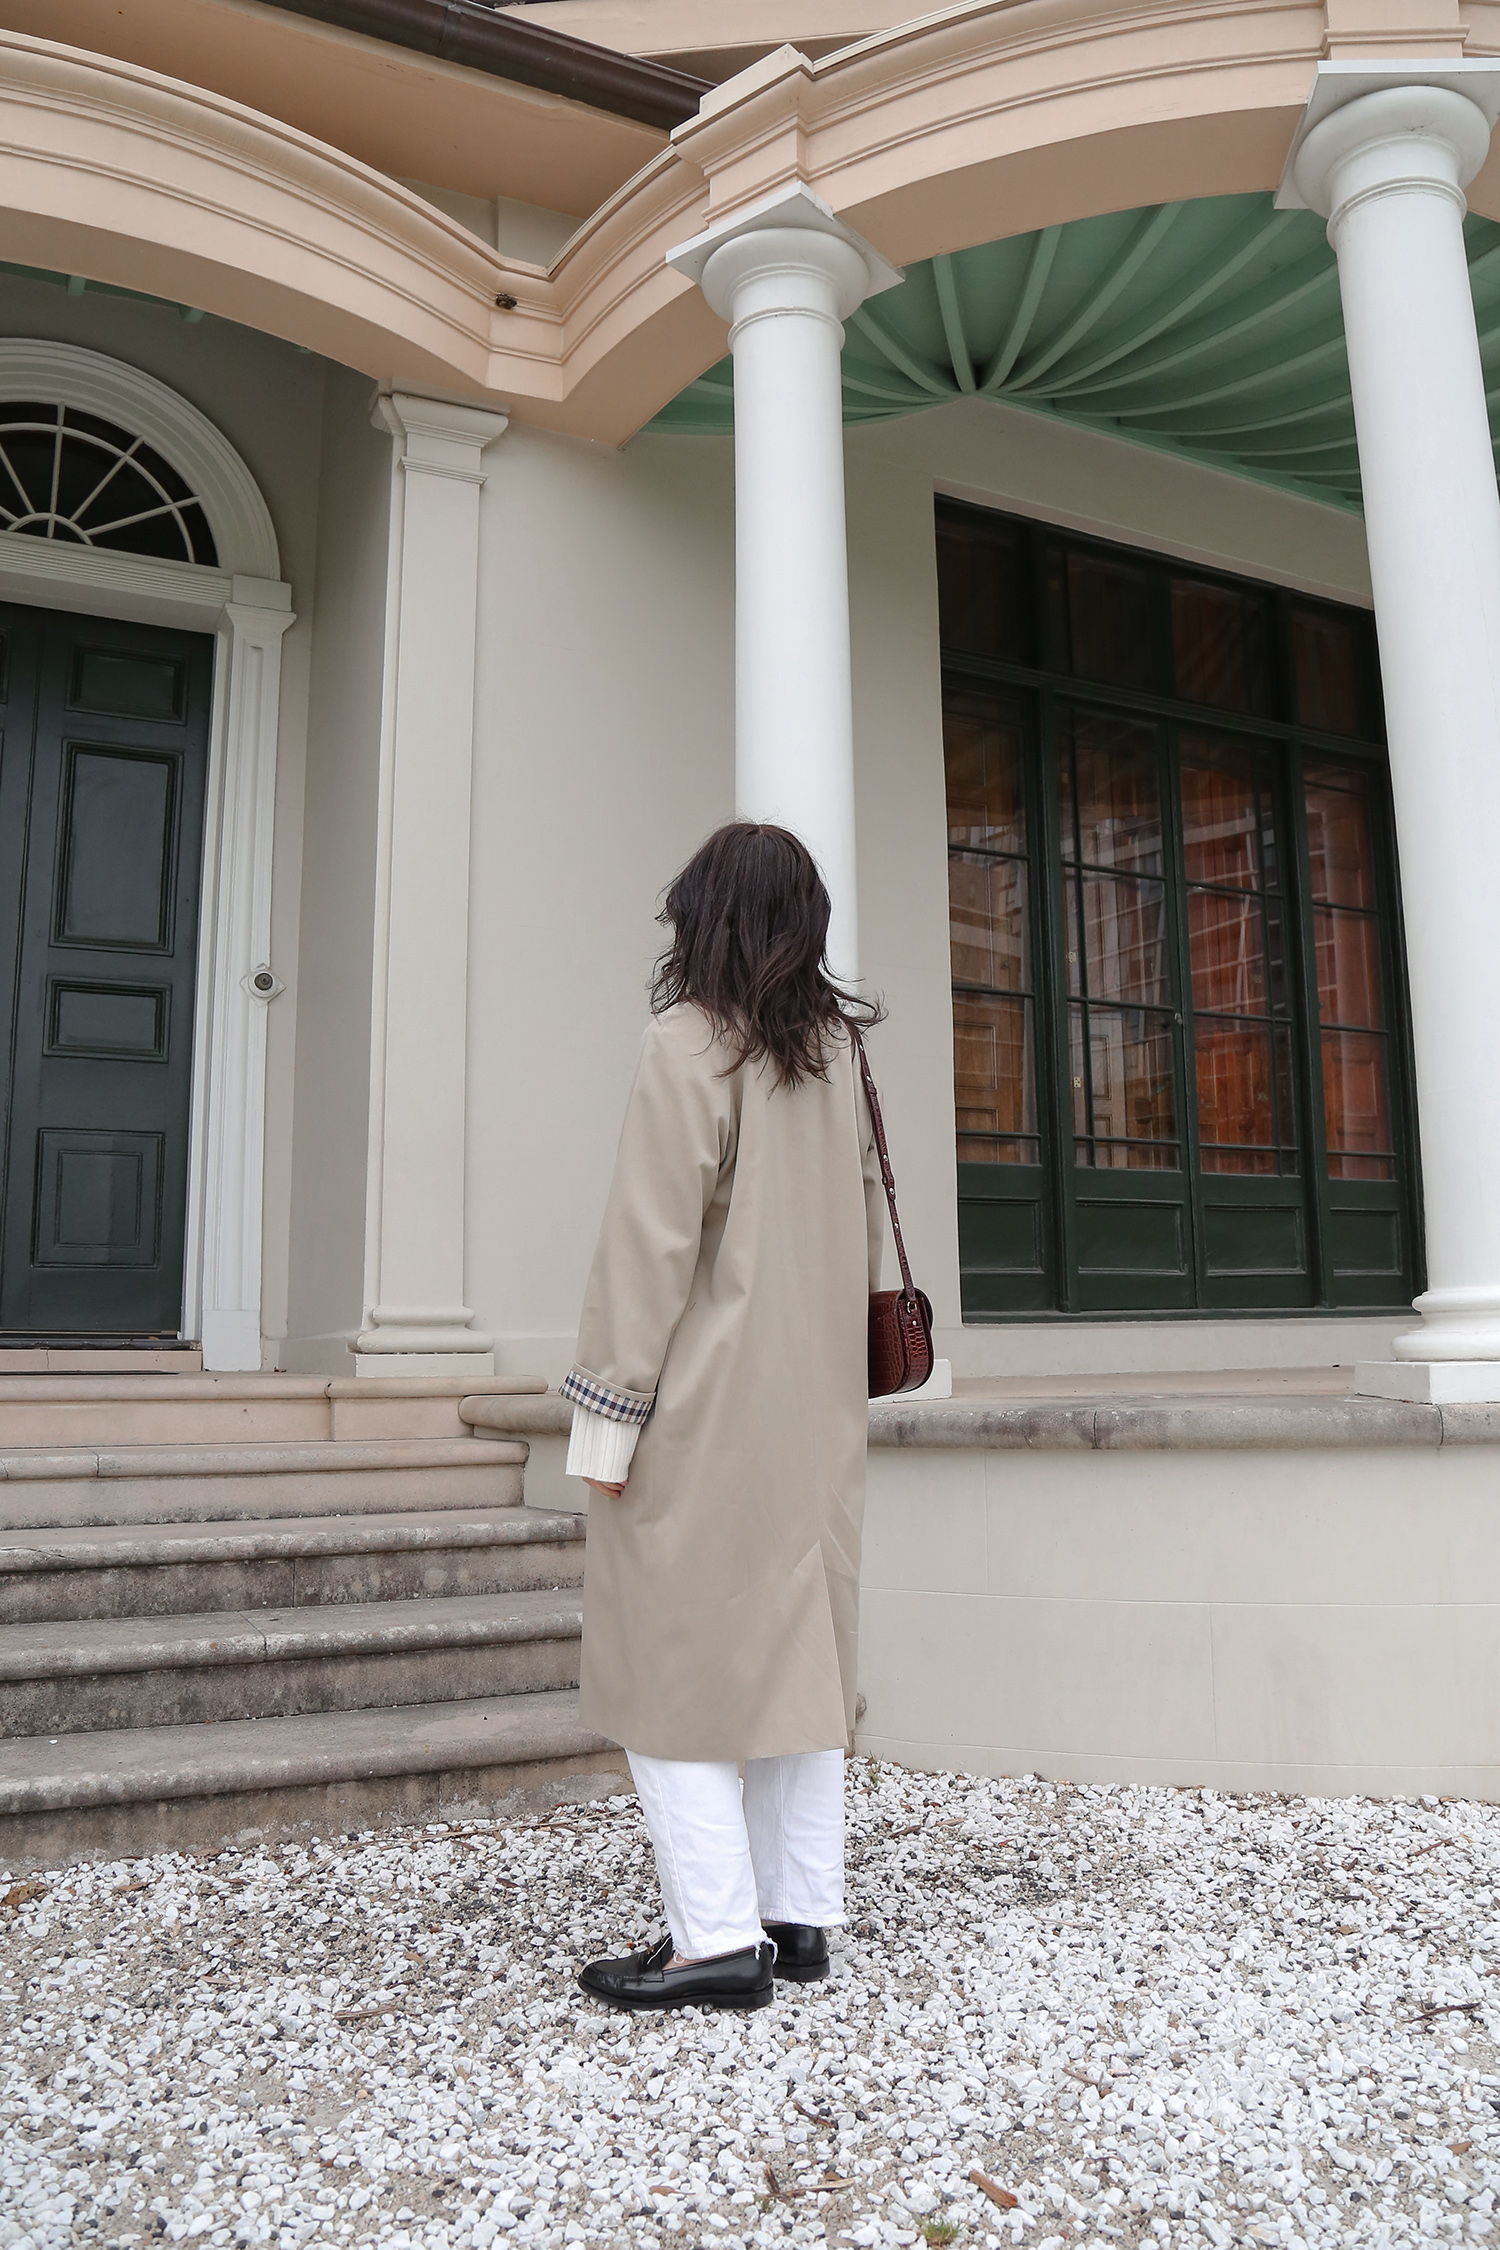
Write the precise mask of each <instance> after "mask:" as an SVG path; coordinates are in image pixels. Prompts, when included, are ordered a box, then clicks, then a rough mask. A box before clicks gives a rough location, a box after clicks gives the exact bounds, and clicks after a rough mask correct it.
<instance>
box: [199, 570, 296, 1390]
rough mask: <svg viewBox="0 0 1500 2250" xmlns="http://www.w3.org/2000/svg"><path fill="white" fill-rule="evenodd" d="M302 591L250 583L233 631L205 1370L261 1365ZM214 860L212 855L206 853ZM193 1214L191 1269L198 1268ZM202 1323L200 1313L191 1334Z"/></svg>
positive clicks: (215, 901) (207, 1063)
mask: <svg viewBox="0 0 1500 2250" xmlns="http://www.w3.org/2000/svg"><path fill="white" fill-rule="evenodd" d="M290 601H291V590H290V588H289V587H287V586H285V585H282V584H279V583H277V582H273V581H271V580H267V579H261V578H238V577H237V578H236V579H235V580H234V581H233V584H232V587H231V598H230V600H229V601H228V602H227V603H226V604H225V606H224V613H223V617H222V618H221V620H220V627H219V647H220V659H219V664H220V678H221V681H222V683H223V685H222V717H221V720H220V724H221V726H222V729H223V747H222V752H221V755H220V758H219V761H218V764H219V774H220V777H221V778H220V781H219V786H218V789H217V791H216V793H215V801H214V802H213V803H211V804H210V807H209V835H210V837H211V838H215V837H216V838H217V851H216V852H214V851H213V846H212V844H211V845H210V853H212V855H213V860H214V865H215V868H216V887H215V889H214V892H213V896H212V914H213V952H212V957H211V958H212V1004H211V1007H210V1010H209V1013H208V1018H207V1023H208V1052H207V1055H206V1058H205V1059H204V1065H203V1070H202V1076H201V1079H200V1083H201V1084H202V1085H203V1087H204V1088H205V1096H204V1110H203V1136H204V1171H203V1209H202V1219H201V1229H202V1268H201V1273H202V1279H201V1290H202V1297H201V1310H200V1314H199V1319H200V1321H201V1326H200V1328H199V1334H200V1335H201V1337H202V1341H203V1364H204V1366H205V1367H208V1368H213V1369H215V1370H217V1371H220V1372H225V1371H228V1370H231V1369H237V1368H243V1369H250V1370H252V1371H257V1372H258V1371H259V1368H260V1364H261V1330H260V1273H261V1223H262V1213H263V1204H264V1168H265V1116H266V1032H267V1010H268V1009H269V1007H270V1004H271V1002H272V1001H273V1000H274V999H275V998H276V996H277V994H278V993H280V992H281V991H282V989H283V987H282V983H281V979H280V978H279V977H278V976H277V975H276V973H275V969H274V966H273V964H272V962H271V958H270V953H271V846H272V840H273V837H274V834H275V827H276V729H277V717H278V712H279V708H280V701H281V642H282V636H283V635H284V634H285V632H286V630H287V628H288V626H289V625H291V624H292V623H293V622H294V619H293V616H292V611H291V607H290ZM207 857H209V854H205V858H207ZM197 1225H198V1221H197V1214H196V1213H190V1215H189V1231H190V1240H189V1247H188V1260H187V1264H188V1272H189V1274H190V1275H192V1274H193V1273H194V1272H195V1271H196V1270H197V1268H198V1258H197V1245H196V1244H195V1243H194V1242H193V1241H192V1240H191V1236H192V1234H193V1233H195V1232H196V1231H197ZM191 1327H192V1319H191V1313H190V1314H189V1328H190V1330H191Z"/></svg>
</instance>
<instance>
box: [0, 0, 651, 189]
mask: <svg viewBox="0 0 1500 2250" xmlns="http://www.w3.org/2000/svg"><path fill="white" fill-rule="evenodd" d="M528 13H529V14H531V16H532V17H533V19H534V20H535V19H536V18H538V17H540V16H541V15H543V14H546V13H548V11H545V10H530V11H528ZM0 30H5V31H19V32H23V33H25V34H26V35H27V36H28V37H29V38H33V39H47V40H54V41H56V42H57V43H58V44H59V45H63V46H69V47H77V48H81V49H82V50H83V52H84V53H86V54H93V55H100V56H108V57H110V58H112V59H113V60H114V61H116V62H127V63H134V64H136V65H137V66H138V67H139V68H141V69H143V70H150V71H158V72H160V73H162V74H163V75H164V76H167V77H170V78H174V79H180V80H183V81H184V82H186V83H187V84H189V85H192V86H197V87H201V88H202V89H203V90H204V91H205V92H206V93H213V94H221V95H223V96H224V97H225V98H226V99H227V100H229V101H233V102H240V103H242V104H243V105H244V106H245V107H246V108H247V109H252V110H255V111H256V112H258V113H259V114H260V115H262V116H265V117H272V118H277V119H279V120H280V121H281V123H282V124H284V125H291V126H293V127H294V128H295V129H296V130H297V131H298V132H301V133H307V134H310V135H311V136H312V137H313V138H314V139H315V140H319V141H324V142H327V143H328V144H329V145H330V146H331V147H333V148H338V149H343V150H344V151H345V153H346V154H348V155H350V156H353V157H356V158H357V159H358V160H359V161H360V162H361V163H363V164H369V165H373V166H374V168H375V169H376V170H377V171H381V172H385V173H388V174H389V175H390V176H391V178H393V179H400V180H430V181H431V182H432V183H433V185H434V186H437V187H444V188H450V189H454V190H456V191H457V192H459V193H460V194H463V195H478V196H495V195H508V196H515V197H518V198H519V199H520V200H521V201H523V202H527V203H539V204H542V205H544V206H545V207H546V208H547V209H548V210H554V211H571V212H574V213H576V214H577V215H578V216H579V217H580V218H582V217H584V216H585V215H586V214H587V213H588V212H590V211H592V210H593V209H594V208H595V207H596V206H597V205H598V204H599V203H600V202H601V201H602V200H603V199H604V197H605V196H607V195H609V194H611V193H612V192H613V190H614V189H615V188H617V187H618V186H619V185H620V183H621V182H622V181H623V180H627V179H629V178H630V176H631V174H632V173H633V172H636V171H638V170H639V169H640V167H641V165H643V164H645V163H648V162H649V161H650V159H651V157H652V156H653V155H654V154H655V152H656V151H657V150H658V149H659V148H662V147H664V146H665V143H666V137H667V136H666V133H665V131H662V130H658V129H657V128H655V127H653V126H647V125H642V124H638V123H636V122H635V121H633V120H632V119H630V118H626V117H617V116H611V115H609V114H608V113H607V112H605V111H602V110H598V109H593V108H590V107H588V106H587V105H586V104H583V103H581V102H575V101H569V100H566V99H564V98H562V97H560V96H558V95H556V94H551V93H543V92H541V91H539V90H538V89H537V88H535V87H532V86H519V85H516V84H514V83H513V82H511V81H509V80H506V79H501V78H496V77H492V76H489V75H488V74H486V73H483V72H480V71H477V70H469V69H465V68H463V67H462V66H461V65H459V64H455V63H452V62H447V61H443V60H442V59H440V58H439V57H438V56H436V55H423V54H415V53H413V52H412V51H411V49H410V48H405V47H399V46H393V45H391V44H390V43H389V42H387V41H385V40H381V39H374V38H367V37H362V36H360V35H359V34H358V33H356V32H351V31H344V30H341V29H339V28H338V26H337V25H334V24H330V23H319V22H315V21H313V20H311V19H310V18H308V17H305V16H299V15H294V14H289V13H288V12H287V10H286V9H285V8H283V7H276V6H265V5H263V4H262V0H128V4H122V0H0Z"/></svg>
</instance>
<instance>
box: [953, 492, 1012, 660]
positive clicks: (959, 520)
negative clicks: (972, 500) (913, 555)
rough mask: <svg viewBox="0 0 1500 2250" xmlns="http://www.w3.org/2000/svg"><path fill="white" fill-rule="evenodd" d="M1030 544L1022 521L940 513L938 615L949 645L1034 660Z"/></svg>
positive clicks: (1004, 657)
mask: <svg viewBox="0 0 1500 2250" xmlns="http://www.w3.org/2000/svg"><path fill="white" fill-rule="evenodd" d="M1028 544H1029V542H1028V539H1027V535H1026V533H1025V531H1024V530H1023V529H1022V527H1021V526H1020V525H1019V524H1009V523H1003V522H998V521H997V522H995V523H994V524H978V523H975V522H974V521H973V520H972V519H966V518H963V517H951V516H941V517H939V519H938V530H937V564H938V616H939V619H940V621H941V624H940V629H941V632H942V638H943V645H944V647H945V648H961V649H968V650H972V651H973V653H974V654H975V655H976V656H993V657H997V658H999V659H1000V660H1001V661H1002V662H1003V663H1007V664H1029V663H1030V662H1031V660H1032V636H1031V590H1030V584H1029V580H1030V564H1029V558H1028V555H1027V547H1028Z"/></svg>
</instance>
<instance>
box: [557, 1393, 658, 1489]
mask: <svg viewBox="0 0 1500 2250" xmlns="http://www.w3.org/2000/svg"><path fill="white" fill-rule="evenodd" d="M640 1434H641V1425H640V1423H639V1422H611V1421H610V1420H609V1418H608V1416H606V1415H603V1414H594V1413H591V1412H590V1410H589V1408H588V1407H586V1406H575V1407H574V1409H573V1428H572V1431H571V1433H570V1435H569V1438H568V1465H567V1469H566V1471H565V1472H564V1473H565V1474H566V1475H568V1476H570V1477H589V1478H592V1480H593V1481H594V1483H595V1484H623V1483H624V1482H625V1479H626V1478H627V1477H628V1476H629V1474H630V1460H631V1456H632V1454H633V1453H634V1452H635V1447H636V1440H637V1438H639V1436H640Z"/></svg>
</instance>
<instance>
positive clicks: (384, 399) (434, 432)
mask: <svg viewBox="0 0 1500 2250" xmlns="http://www.w3.org/2000/svg"><path fill="white" fill-rule="evenodd" d="M371 419H372V420H373V421H374V423H375V426H376V428H377V429H382V430H388V431H389V432H390V434H391V436H392V437H393V438H394V439H395V440H396V445H397V448H398V452H399V456H400V459H401V462H402V464H403V466H404V467H405V468H406V469H408V470H411V469H416V470H418V471H421V472H425V474H426V475H428V476H436V477H460V478H463V479H465V480H466V481H468V482H470V483H474V484H482V483H483V481H484V475H483V471H482V470H481V468H480V466H479V463H480V456H481V455H482V454H483V452H484V449H485V447H486V446H487V445H493V443H494V441H495V439H496V438H497V437H500V436H502V435H503V434H504V432H505V430H506V429H507V428H508V426H509V423H510V416H509V415H508V414H503V413H500V412H498V411H497V410H496V409H494V408H492V407H485V406H466V405H461V404H460V403H459V402H458V401H457V400H456V399H446V398H421V397H419V396H417V395H416V394H415V393H414V392H411V391H382V392H381V393H380V394H379V396H378V397H377V399H376V401H375V407H374V412H373V415H372V417H371Z"/></svg>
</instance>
